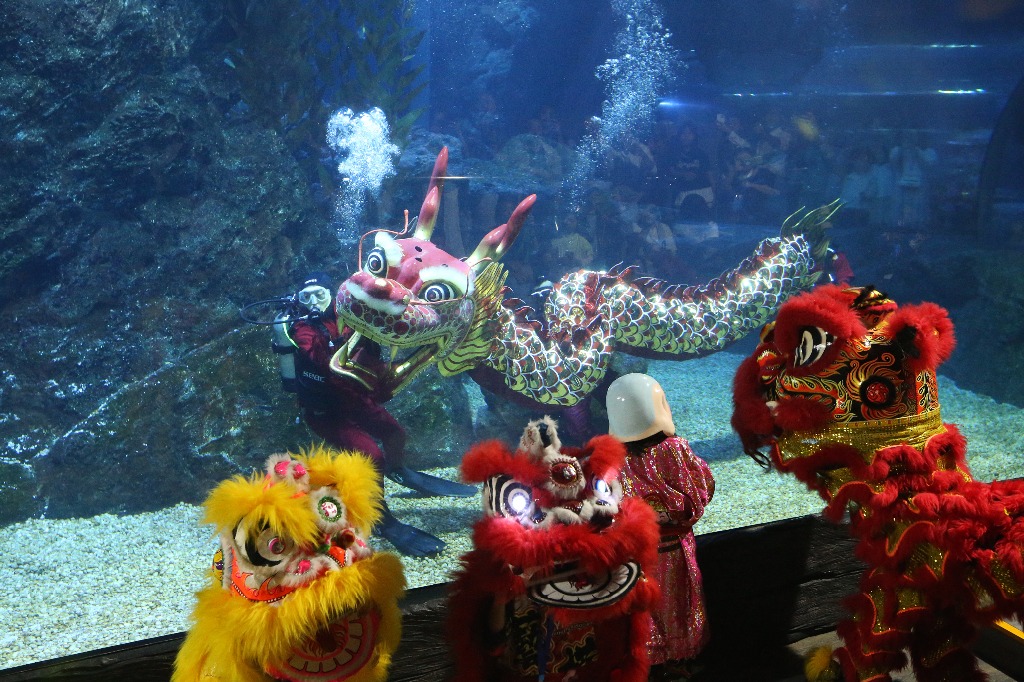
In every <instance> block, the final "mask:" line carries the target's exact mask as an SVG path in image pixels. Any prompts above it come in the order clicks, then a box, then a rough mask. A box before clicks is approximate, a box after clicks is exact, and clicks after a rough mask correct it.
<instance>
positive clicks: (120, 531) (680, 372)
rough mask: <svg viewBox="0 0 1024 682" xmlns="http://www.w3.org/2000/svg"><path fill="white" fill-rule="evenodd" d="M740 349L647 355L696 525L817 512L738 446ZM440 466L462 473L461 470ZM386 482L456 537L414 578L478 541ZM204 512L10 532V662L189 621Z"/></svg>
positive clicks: (950, 397)
mask: <svg viewBox="0 0 1024 682" xmlns="http://www.w3.org/2000/svg"><path fill="white" fill-rule="evenodd" d="M741 359H742V358H741V356H739V355H736V354H733V353H719V354H717V355H713V356H710V357H707V358H703V359H699V360H691V361H688V362H682V363H672V362H652V363H651V365H650V370H649V371H650V372H651V374H652V375H654V376H655V377H656V378H657V379H658V380H659V381H660V382H661V384H662V386H664V388H665V391H666V393H667V394H668V395H669V397H670V402H671V405H672V411H673V415H674V417H675V421H676V424H677V427H678V431H679V433H680V434H681V435H683V436H685V437H686V438H688V439H689V440H690V442H691V443H692V445H693V446H694V449H695V450H696V451H697V453H698V454H700V455H701V456H702V457H704V458H705V459H706V460H708V462H709V463H710V465H711V468H712V470H713V471H714V474H715V478H716V481H717V492H716V494H715V498H714V500H713V501H712V503H711V504H710V506H709V507H708V509H707V512H706V513H705V516H704V518H703V519H702V520H701V521H700V523H698V524H697V526H696V529H695V530H696V532H697V533H708V532H712V531H717V530H724V529H728V528H734V527H737V526H744V525H751V524H757V523H765V522H768V521H774V520H778V519H782V518H787V517H792V516H799V515H804V514H812V513H817V512H818V511H819V510H820V509H821V506H822V505H821V501H820V500H819V499H818V498H817V496H815V495H812V494H810V493H809V492H807V491H806V490H805V489H804V488H803V487H802V486H801V485H799V484H798V483H797V482H796V481H795V480H794V479H793V478H792V477H785V476H781V475H778V474H776V473H766V472H764V471H762V470H761V469H760V467H758V466H757V465H756V464H755V463H754V462H753V461H751V460H750V459H749V458H748V457H746V455H744V454H742V451H741V450H740V448H739V444H738V441H737V440H736V438H735V436H734V435H733V434H732V432H731V430H730V428H729V415H730V411H731V399H730V395H729V391H730V386H731V381H732V376H733V373H734V372H735V369H736V366H737V365H738V364H739V362H740V360H741ZM939 386H940V391H941V396H942V405H943V417H944V419H945V420H946V421H949V422H954V423H957V424H959V425H960V427H961V429H962V431H963V432H964V434H965V435H966V436H967V438H968V441H969V443H970V449H969V458H970V462H971V465H972V467H973V470H974V473H975V475H976V476H977V477H978V478H979V479H981V480H992V479H999V478H1010V477H1020V476H1024V456H1022V455H1021V454H1020V453H1022V452H1024V410H1021V409H1019V408H1016V407H1013V406H1010V405H1005V404H1000V403H997V402H995V401H993V400H991V399H990V398H987V397H985V396H981V395H976V394H974V393H971V392H969V391H964V390H961V389H959V388H957V386H956V385H954V384H953V382H952V381H951V380H949V379H946V378H944V377H940V384H939ZM430 473H433V474H435V475H439V476H445V477H448V478H452V479H455V477H456V475H457V473H456V470H455V469H454V468H448V469H435V470H431V471H430ZM386 488H387V490H386V494H387V496H388V503H389V504H390V506H391V508H392V509H393V510H394V512H395V514H396V515H397V516H398V517H399V518H401V519H402V520H404V521H406V522H408V523H412V524H414V525H417V526H419V527H421V528H424V529H426V530H429V531H431V532H433V533H434V534H436V535H438V536H439V537H441V538H442V539H443V540H445V541H446V542H447V543H448V548H447V550H446V551H445V552H444V553H443V554H442V555H441V556H439V557H437V558H433V559H420V560H406V561H405V566H406V574H407V578H408V581H409V585H410V587H418V586H421V585H427V584H432V583H437V582H441V581H444V580H446V579H447V578H448V575H449V572H450V571H451V570H452V569H453V568H454V567H455V565H456V563H457V559H458V557H459V555H461V554H462V553H463V552H466V551H468V550H469V549H470V547H469V539H468V534H467V533H466V529H467V528H468V527H469V526H470V525H471V524H472V523H473V521H474V520H475V519H476V518H478V516H479V509H480V507H479V504H480V503H479V499H478V498H477V497H472V498H462V499H458V498H421V497H415V496H412V495H411V494H409V493H408V491H406V490H405V489H403V488H401V487H399V486H397V485H396V484H393V483H391V482H390V481H387V482H386ZM199 515H200V511H199V509H198V508H197V507H193V506H189V505H178V506H175V507H172V508H169V509H165V510H162V511H159V512H154V513H147V514H138V515H134V516H125V517H119V516H113V515H101V516H96V517H93V518H88V519H71V520H31V521H27V522H24V523H19V524H16V525H13V526H9V527H7V528H2V529H0V575H3V576H5V581H4V582H5V585H4V587H5V589H4V590H3V592H2V596H0V614H3V621H4V627H3V628H2V629H0V669H2V668H10V667H14V666H18V665H23V664H27V663H32V662H36V661H42V660H48V659H53V658H58V657H61V656H67V655H70V654H74V653H79V652H83V651H90V650H93V649H99V648H102V647H107V646H113V645H116V644H122V643H125V642H129V641H136V640H141V639H146V638H149V637H156V636H159V635H166V634H170V633H175V632H181V631H184V630H186V629H187V628H188V626H189V621H188V617H189V613H190V611H191V609H192V605H193V603H194V597H193V593H194V592H195V591H196V590H198V589H199V588H200V587H202V583H203V576H204V572H205V570H206V568H207V566H208V565H209V562H210V559H211V557H212V554H213V552H214V550H215V548H216V545H217V543H216V540H215V538H214V537H213V532H212V530H211V529H210V528H206V527H202V526H200V525H199ZM375 544H376V545H377V547H378V549H381V550H389V549H390V546H389V545H388V543H386V542H383V541H376V540H375Z"/></svg>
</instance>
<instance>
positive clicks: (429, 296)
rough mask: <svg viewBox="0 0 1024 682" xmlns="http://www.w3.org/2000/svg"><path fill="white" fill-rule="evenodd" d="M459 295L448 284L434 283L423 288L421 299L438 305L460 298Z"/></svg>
mask: <svg viewBox="0 0 1024 682" xmlns="http://www.w3.org/2000/svg"><path fill="white" fill-rule="evenodd" d="M458 296H459V293H458V292H456V291H455V287H453V286H452V285H451V284H449V283H448V282H434V283H433V284H428V285H427V286H425V287H423V291H422V292H420V297H421V298H422V299H423V300H424V301H427V302H429V303H438V302H440V301H448V300H450V299H453V298H458Z"/></svg>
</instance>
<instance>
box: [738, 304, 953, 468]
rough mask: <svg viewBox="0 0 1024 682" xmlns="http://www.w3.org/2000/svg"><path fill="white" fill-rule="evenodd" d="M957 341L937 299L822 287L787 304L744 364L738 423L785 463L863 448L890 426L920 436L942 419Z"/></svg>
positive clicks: (895, 433) (889, 435)
mask: <svg viewBox="0 0 1024 682" xmlns="http://www.w3.org/2000/svg"><path fill="white" fill-rule="evenodd" d="M954 343H955V341H954V337H953V325H952V323H951V322H950V320H949V317H948V314H947V313H946V311H945V310H944V309H943V308H941V307H939V306H938V305H935V304H934V303H922V304H919V305H907V306H902V307H900V306H897V305H896V303H895V302H894V301H892V300H891V299H889V298H888V297H887V296H886V295H885V294H883V293H882V292H880V291H878V290H877V289H875V288H873V287H864V288H842V287H839V286H835V285H827V286H822V287H819V288H817V289H815V290H814V291H811V292H808V293H805V294H802V295H800V296H797V297H795V298H793V299H792V300H790V301H789V302H787V303H785V304H784V305H783V306H782V308H780V310H779V314H778V317H777V319H776V321H775V322H774V323H772V324H769V325H767V326H766V327H765V328H764V330H763V331H762V333H761V343H760V344H759V345H758V347H757V349H756V350H755V351H754V354H753V355H752V356H751V357H748V358H747V359H746V360H745V361H744V362H743V363H742V364H741V365H740V368H739V370H738V372H737V375H736V379H735V382H734V386H733V399H734V411H733V418H732V424H733V427H734V428H735V429H736V431H737V432H738V433H739V435H740V438H741V440H742V441H743V445H744V449H745V450H746V451H747V452H748V453H749V454H751V455H752V456H754V457H755V458H760V457H763V456H762V455H761V454H760V453H759V452H758V450H759V448H761V447H764V446H770V447H772V448H773V454H772V459H773V460H774V462H775V464H776V465H778V466H783V467H784V466H785V465H786V464H787V463H788V462H791V461H793V460H796V459H798V458H801V457H806V456H809V455H810V454H812V453H814V452H818V451H820V450H821V449H822V446H824V445H828V444H830V443H838V444H844V445H848V446H852V447H857V448H858V449H860V450H862V451H863V450H866V449H867V448H869V447H870V446H871V445H872V444H873V443H874V440H875V439H876V438H875V437H876V436H879V437H881V436H880V434H883V433H884V434H885V439H887V440H890V441H891V440H893V439H896V441H897V442H898V441H899V440H901V439H902V440H905V441H907V442H913V441H914V440H915V439H920V438H922V437H924V436H925V435H926V434H929V433H933V432H934V430H935V429H936V428H938V427H939V426H941V418H940V416H939V398H938V390H937V384H936V368H937V367H938V366H939V364H941V363H942V362H943V361H945V360H946V359H947V358H948V357H949V355H950V353H952V351H953V346H954ZM801 434H802V435H801ZM879 442H881V441H879ZM872 449H873V448H872Z"/></svg>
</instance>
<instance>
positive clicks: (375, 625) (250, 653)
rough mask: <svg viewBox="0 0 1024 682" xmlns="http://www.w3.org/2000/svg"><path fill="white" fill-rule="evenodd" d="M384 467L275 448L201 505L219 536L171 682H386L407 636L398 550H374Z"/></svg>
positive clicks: (324, 452)
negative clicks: (371, 540)
mask: <svg viewBox="0 0 1024 682" xmlns="http://www.w3.org/2000/svg"><path fill="white" fill-rule="evenodd" d="M380 499H381V488H380V483H379V479H378V474H377V471H376V470H375V469H374V467H373V464H372V463H371V462H370V460H368V459H367V458H366V457H364V456H362V455H360V454H348V453H339V452H336V451H333V450H329V449H326V448H323V447H315V448H312V449H311V450H310V451H309V452H307V453H304V454H299V455H289V454H280V455H273V456H271V457H270V458H269V459H268V461H267V467H266V474H265V475H263V476H260V475H254V476H252V477H250V478H245V477H243V476H236V477H234V478H232V479H230V480H227V481H224V482H223V483H221V484H220V485H218V486H217V487H216V488H215V489H214V490H213V492H212V493H210V496H209V497H208V498H207V500H206V502H205V503H204V507H205V516H204V521H205V522H207V523H212V524H214V525H215V526H216V527H217V530H218V531H219V533H220V541H221V549H220V550H218V551H217V553H216V555H215V556H214V562H213V570H212V571H211V576H210V582H209V584H208V585H207V587H205V588H204V589H202V590H201V591H199V592H198V593H197V595H196V596H197V597H198V603H197V604H196V607H195V610H194V611H193V613H192V620H193V626H192V628H191V629H190V630H189V632H188V635H187V636H186V637H185V641H184V643H183V644H182V646H181V650H180V651H179V652H178V656H177V659H176V660H175V663H174V675H173V676H172V678H171V681H172V682H208V681H213V680H219V681H220V682H265V681H268V680H288V681H289V682H383V680H385V679H387V671H388V667H389V666H390V663H391V657H392V654H393V653H394V651H395V649H396V648H397V647H398V642H399V640H400V639H401V631H402V624H401V618H402V615H401V612H400V611H399V609H398V598H399V597H400V596H401V595H402V593H403V592H404V590H405V575H404V572H403V570H402V564H401V561H400V560H399V559H398V557H397V556H395V555H393V554H387V553H374V552H373V550H372V549H370V547H369V546H368V545H367V543H366V538H367V537H368V536H369V532H370V527H371V526H372V525H373V524H374V523H375V522H376V521H377V519H378V517H379V516H380Z"/></svg>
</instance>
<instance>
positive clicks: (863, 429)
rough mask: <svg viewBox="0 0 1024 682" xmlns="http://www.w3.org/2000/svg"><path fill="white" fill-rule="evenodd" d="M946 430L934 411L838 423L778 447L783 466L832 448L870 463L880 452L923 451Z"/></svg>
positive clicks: (787, 437)
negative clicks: (857, 453) (844, 448)
mask: <svg viewBox="0 0 1024 682" xmlns="http://www.w3.org/2000/svg"><path fill="white" fill-rule="evenodd" d="M945 430H946V427H945V426H943V424H942V416H941V415H940V413H939V410H931V411H929V412H922V413H921V414H915V415H911V416H909V417H897V418H896V419H872V420H870V421H862V422H850V423H847V424H839V423H837V424H832V425H831V426H827V427H825V428H824V429H821V430H820V431H814V432H811V433H788V434H786V435H784V436H782V437H781V438H779V442H778V447H779V453H780V455H781V457H782V461H783V463H785V462H791V461H793V460H795V459H800V458H803V457H810V456H811V455H813V454H814V453H816V452H818V451H819V450H821V449H822V448H824V447H827V446H829V445H849V446H850V447H853V448H856V449H857V450H859V451H860V453H861V455H862V456H863V457H864V461H865V463H868V462H870V461H871V460H872V458H874V456H875V451H876V450H880V449H882V448H887V447H892V446H893V445H896V444H905V445H909V446H911V447H913V448H916V449H918V450H920V449H921V448H923V447H924V444H925V442H926V441H927V440H928V439H929V438H931V437H932V436H934V435H937V434H939V433H943V432H945Z"/></svg>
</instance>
